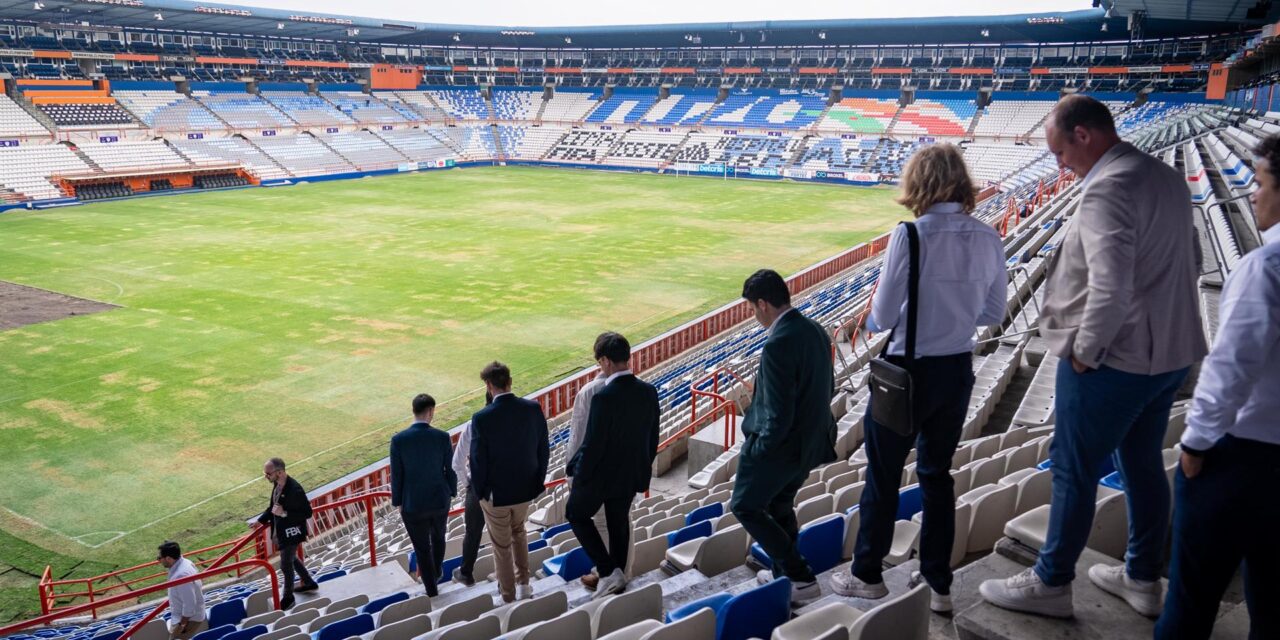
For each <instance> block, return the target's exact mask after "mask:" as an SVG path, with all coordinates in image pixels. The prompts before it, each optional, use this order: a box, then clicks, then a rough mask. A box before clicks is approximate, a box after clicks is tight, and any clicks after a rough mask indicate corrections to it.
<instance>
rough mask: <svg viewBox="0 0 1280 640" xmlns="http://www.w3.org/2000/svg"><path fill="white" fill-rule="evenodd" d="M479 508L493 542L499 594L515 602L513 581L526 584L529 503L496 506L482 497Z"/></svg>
mask: <svg viewBox="0 0 1280 640" xmlns="http://www.w3.org/2000/svg"><path fill="white" fill-rule="evenodd" d="M480 510H481V511H483V512H484V524H485V526H486V527H488V529H489V542H490V544H492V545H493V565H494V566H493V569H494V572H495V573H497V574H498V593H500V594H502V601H503V602H515V599H516V584H523V585H527V584H529V540H528V537H527V536H526V535H525V530H524V521H525V518H526V517H527V516H528V515H529V503H528V502H523V503H520V504H513V505H508V506H505V507H495V506H493V503H492V502H489V501H488V500H481V501H480Z"/></svg>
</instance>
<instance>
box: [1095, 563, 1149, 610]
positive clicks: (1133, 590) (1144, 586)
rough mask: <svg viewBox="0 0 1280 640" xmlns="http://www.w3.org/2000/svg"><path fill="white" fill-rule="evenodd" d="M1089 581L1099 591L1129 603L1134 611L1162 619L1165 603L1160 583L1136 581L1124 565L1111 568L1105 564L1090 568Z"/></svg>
mask: <svg viewBox="0 0 1280 640" xmlns="http://www.w3.org/2000/svg"><path fill="white" fill-rule="evenodd" d="M1089 579H1090V580H1092V581H1093V583H1094V584H1096V585H1098V588H1099V589H1102V590H1103V591H1106V592H1107V593H1109V594H1111V595H1113V596H1116V597H1118V598H1122V599H1123V600H1124V601H1125V602H1128V603H1129V606H1131V607H1133V610H1134V611H1137V612H1138V613H1140V614H1142V615H1144V616H1146V617H1148V618H1158V617H1160V610H1161V609H1162V608H1163V601H1162V598H1161V597H1160V596H1161V593H1160V582H1159V581H1155V582H1149V581H1147V580H1134V579H1133V578H1130V577H1129V574H1128V573H1127V572H1126V571H1125V568H1124V565H1118V566H1114V567H1111V566H1107V565H1105V564H1095V565H1093V566H1092V567H1089Z"/></svg>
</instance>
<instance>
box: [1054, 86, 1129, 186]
mask: <svg viewBox="0 0 1280 640" xmlns="http://www.w3.org/2000/svg"><path fill="white" fill-rule="evenodd" d="M1045 141H1046V142H1047V143H1048V145H1049V151H1052V152H1053V156H1054V157H1055V158H1057V159H1058V166H1060V167H1064V168H1067V169H1070V170H1071V171H1073V172H1075V174H1076V175H1077V176H1080V177H1081V178H1083V177H1085V176H1086V175H1088V174H1089V170H1090V169H1092V168H1093V165H1095V164H1097V163H1098V160H1099V159H1101V158H1102V155H1103V154H1105V153H1106V152H1107V151H1108V150H1109V149H1111V147H1114V146H1115V145H1116V143H1118V142H1120V136H1119V135H1118V134H1117V133H1116V122H1115V119H1114V118H1112V117H1111V110H1110V109H1108V108H1107V105H1105V104H1102V103H1101V102H1098V101H1097V100H1095V99H1093V98H1090V97H1089V96H1083V95H1080V94H1075V95H1070V96H1067V97H1065V98H1063V99H1062V100H1059V101H1058V104H1057V105H1056V106H1054V108H1053V111H1052V112H1051V113H1050V114H1049V119H1048V120H1047V121H1046V122H1045Z"/></svg>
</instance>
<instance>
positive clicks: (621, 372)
mask: <svg viewBox="0 0 1280 640" xmlns="http://www.w3.org/2000/svg"><path fill="white" fill-rule="evenodd" d="M782 315H786V314H785V313H784V314H782ZM778 317H779V318H781V317H782V316H778ZM774 323H775V324H776V323H777V321H776V320H775V321H774ZM633 375H635V374H634V373H631V370H630V369H619V370H617V371H614V372H613V374H612V375H610V376H609V377H608V378H605V379H604V383H605V384H609V383H610V382H613V381H614V380H617V379H618V378H621V377H622V376H633Z"/></svg>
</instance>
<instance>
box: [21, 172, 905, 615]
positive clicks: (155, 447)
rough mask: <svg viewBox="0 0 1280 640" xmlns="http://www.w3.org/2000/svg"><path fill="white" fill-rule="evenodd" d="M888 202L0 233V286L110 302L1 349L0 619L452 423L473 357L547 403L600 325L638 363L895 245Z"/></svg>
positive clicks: (350, 185) (723, 196)
mask: <svg viewBox="0 0 1280 640" xmlns="http://www.w3.org/2000/svg"><path fill="white" fill-rule="evenodd" d="M893 195H894V192H893V191H891V190H888V189H861V188H851V187H839V186H828V185H814V184H790V183H773V182H755V181H734V180H730V181H724V180H716V179H705V178H674V177H670V176H657V175H650V174H628V173H607V172H583V171H570V170H557V169H544V168H529V167H508V168H470V169H464V170H454V171H446V172H428V173H421V174H410V175H400V176H388V177H378V178H370V179H363V180H355V181H338V182H327V183H316V184H308V185H300V186H293V187H285V188H277V189H258V190H248V191H245V190H241V191H227V192H218V193H206V194H191V195H180V196H171V197H159V198H150V199H135V200H127V201H120V202H110V203H98V204H93V205H88V206H84V207H74V208H68V209H60V210H47V211H36V212H10V213H5V214H0V238H3V242H0V280H6V281H10V282H14V283H19V284H23V285H29V286H34V287H40V288H43V289H49V290H52V291H56V292H60V293H64V294H68V295H72V296H77V297H83V298H87V299H91V300H96V301H101V302H107V303H111V304H114V305H119V307H120V308H117V309H113V310H110V311H106V312H102V313H95V314H90V315H83V316H77V317H70V318H66V319H63V320H58V321H55V322H47V323H43V324H32V325H27V326H24V327H20V328H17V329H11V330H7V331H0V433H2V434H3V443H4V446H3V447H0V504H2V505H3V507H4V509H3V510H4V513H2V514H0V530H3V533H2V534H0V620H4V619H8V618H10V617H11V616H12V615H14V614H16V613H18V611H15V610H14V607H15V606H20V605H16V604H14V602H13V601H14V599H15V598H16V597H18V596H19V594H18V592H17V591H13V592H12V593H7V594H6V593H5V592H6V591H9V590H11V589H14V590H16V589H25V592H26V593H27V596H26V598H27V600H28V601H29V602H28V603H24V605H25V606H26V607H34V605H35V599H34V596H33V594H34V590H33V589H31V588H30V587H29V586H28V582H29V581H26V580H23V579H21V578H22V576H25V575H26V574H28V573H30V572H29V571H28V569H27V566H28V565H30V566H35V565H38V564H39V563H40V560H39V558H43V557H45V556H44V555H42V554H47V555H48V557H49V558H50V559H51V560H50V561H53V562H55V563H56V564H61V565H65V568H67V569H68V570H70V568H71V566H72V565H74V563H76V562H78V561H80V560H89V561H92V562H93V563H95V564H93V565H86V566H85V567H82V568H80V569H77V570H76V573H84V572H90V573H91V572H92V569H93V568H95V567H99V564H98V563H104V564H107V565H111V564H123V563H131V562H133V561H135V560H145V559H150V558H151V557H154V555H153V554H154V551H153V550H154V547H155V544H157V542H158V541H160V540H162V539H165V538H173V539H179V540H182V541H183V542H184V544H186V545H187V546H190V545H192V544H198V543H210V542H216V541H218V540H220V539H224V538H226V537H227V536H229V535H232V534H234V533H235V532H237V531H240V530H242V529H243V524H242V518H243V516H245V515H247V514H248V513H251V512H252V511H253V510H254V509H255V507H256V508H260V507H258V505H259V504H260V503H261V501H262V495H260V494H262V493H263V489H265V485H264V484H262V485H261V486H260V480H261V479H260V477H259V476H260V470H261V462H262V460H263V459H264V458H265V457H267V456H269V455H280V456H282V457H283V458H285V459H286V460H287V461H289V462H290V463H291V465H293V464H296V467H291V471H295V469H296V471H295V473H296V474H297V475H298V477H299V478H300V479H301V480H303V482H304V484H306V485H307V486H309V487H314V486H316V485H318V484H319V483H321V482H325V481H328V480H332V479H334V478H336V477H338V476H340V475H342V474H344V473H346V472H348V471H351V470H353V469H356V468H358V467H360V466H362V465H364V464H367V463H369V462H371V461H373V460H376V459H378V458H380V457H382V456H384V455H385V450H386V441H387V438H388V437H389V435H390V434H391V433H392V432H393V431H394V430H395V429H397V428H399V427H400V426H402V425H403V424H404V423H405V422H406V419H407V418H408V406H407V405H408V400H409V398H410V397H411V396H412V395H413V394H414V393H417V392H419V391H428V392H430V393H432V394H433V395H435V396H436V398H437V399H439V400H441V401H442V405H441V407H440V409H439V411H438V417H437V423H438V424H439V425H441V426H449V425H453V424H455V423H457V422H458V421H460V420H461V419H463V417H464V416H465V415H467V414H469V413H470V412H471V411H473V410H474V409H475V408H476V406H477V405H478V402H479V398H480V395H481V394H482V388H481V386H480V383H479V380H478V372H479V370H480V368H481V367H482V366H483V365H484V364H485V363H486V362H488V361H489V360H492V359H495V358H498V359H501V360H503V361H505V362H507V363H509V364H510V365H511V366H512V369H513V372H514V375H515V379H516V391H517V392H518V393H528V392H531V391H533V390H536V389H538V388H541V387H543V386H545V385H547V384H550V383H551V382H554V381H555V380H557V379H559V378H561V377H562V376H564V375H565V374H567V373H570V372H572V371H575V370H577V369H579V368H581V367H583V366H587V365H589V364H590V356H589V354H588V349H589V345H590V341H591V339H592V338H593V337H594V336H595V334H597V333H598V332H600V331H602V330H605V329H613V330H619V331H622V332H624V333H625V334H627V335H628V337H630V338H631V339H632V341H633V343H639V342H640V341H642V340H643V339H647V338H649V337H652V336H655V335H658V334H660V333H662V332H664V331H665V330H667V329H670V328H672V327H674V326H676V325H677V324H678V323H680V322H682V321H685V320H688V319H690V318H693V317H696V316H697V315H699V314H701V313H704V312H706V311H707V310H709V309H712V308H715V307H718V306H720V305H722V304H724V303H726V302H728V301H730V300H732V299H734V298H735V297H737V295H738V293H739V292H740V286H741V282H742V279H743V278H744V277H745V276H746V275H747V274H749V273H750V272H751V271H752V270H754V269H756V268H758V267H763V266H768V267H773V268H776V269H778V270H779V271H781V272H783V273H784V274H789V273H793V272H796V271H798V270H800V269H803V268H804V267H806V266H808V265H810V264H813V263H815V262H817V261H819V260H821V259H823V258H825V257H827V256H830V255H832V254H835V253H837V252H839V251H840V250H842V249H844V248H847V247H849V246H852V245H855V244H857V243H859V242H862V241H864V240H866V239H869V238H871V237H874V236H876V235H878V234H880V233H882V232H884V231H885V230H887V229H888V228H889V226H890V225H891V224H892V223H893V222H894V221H896V220H898V219H900V218H901V217H902V215H903V213H904V211H903V210H902V209H901V208H900V207H898V206H897V205H895V204H893V203H892V197H893ZM0 311H2V310H0ZM195 504H199V505H200V506H199V507H198V508H191V509H188V507H190V506H191V505H195ZM184 509H188V510H186V511H183V510H184ZM175 514H176V515H175ZM11 536H12V537H11ZM22 541H28V542H31V543H34V544H35V545H38V546H37V547H34V548H30V545H27V544H25V543H24V542H22ZM19 549H20V550H21V552H20V553H19V551H17V550H19ZM18 556H21V557H18ZM32 558H36V560H33V559H32ZM14 568H16V569H21V571H20V572H19V574H21V575H19V574H14V575H12V576H10V573H11V571H10V570H11V569H14ZM39 568H41V569H42V568H43V566H40V567H39ZM6 571H10V573H6ZM63 573H65V572H63ZM6 577H8V578H10V579H6ZM28 610H29V608H28Z"/></svg>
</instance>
